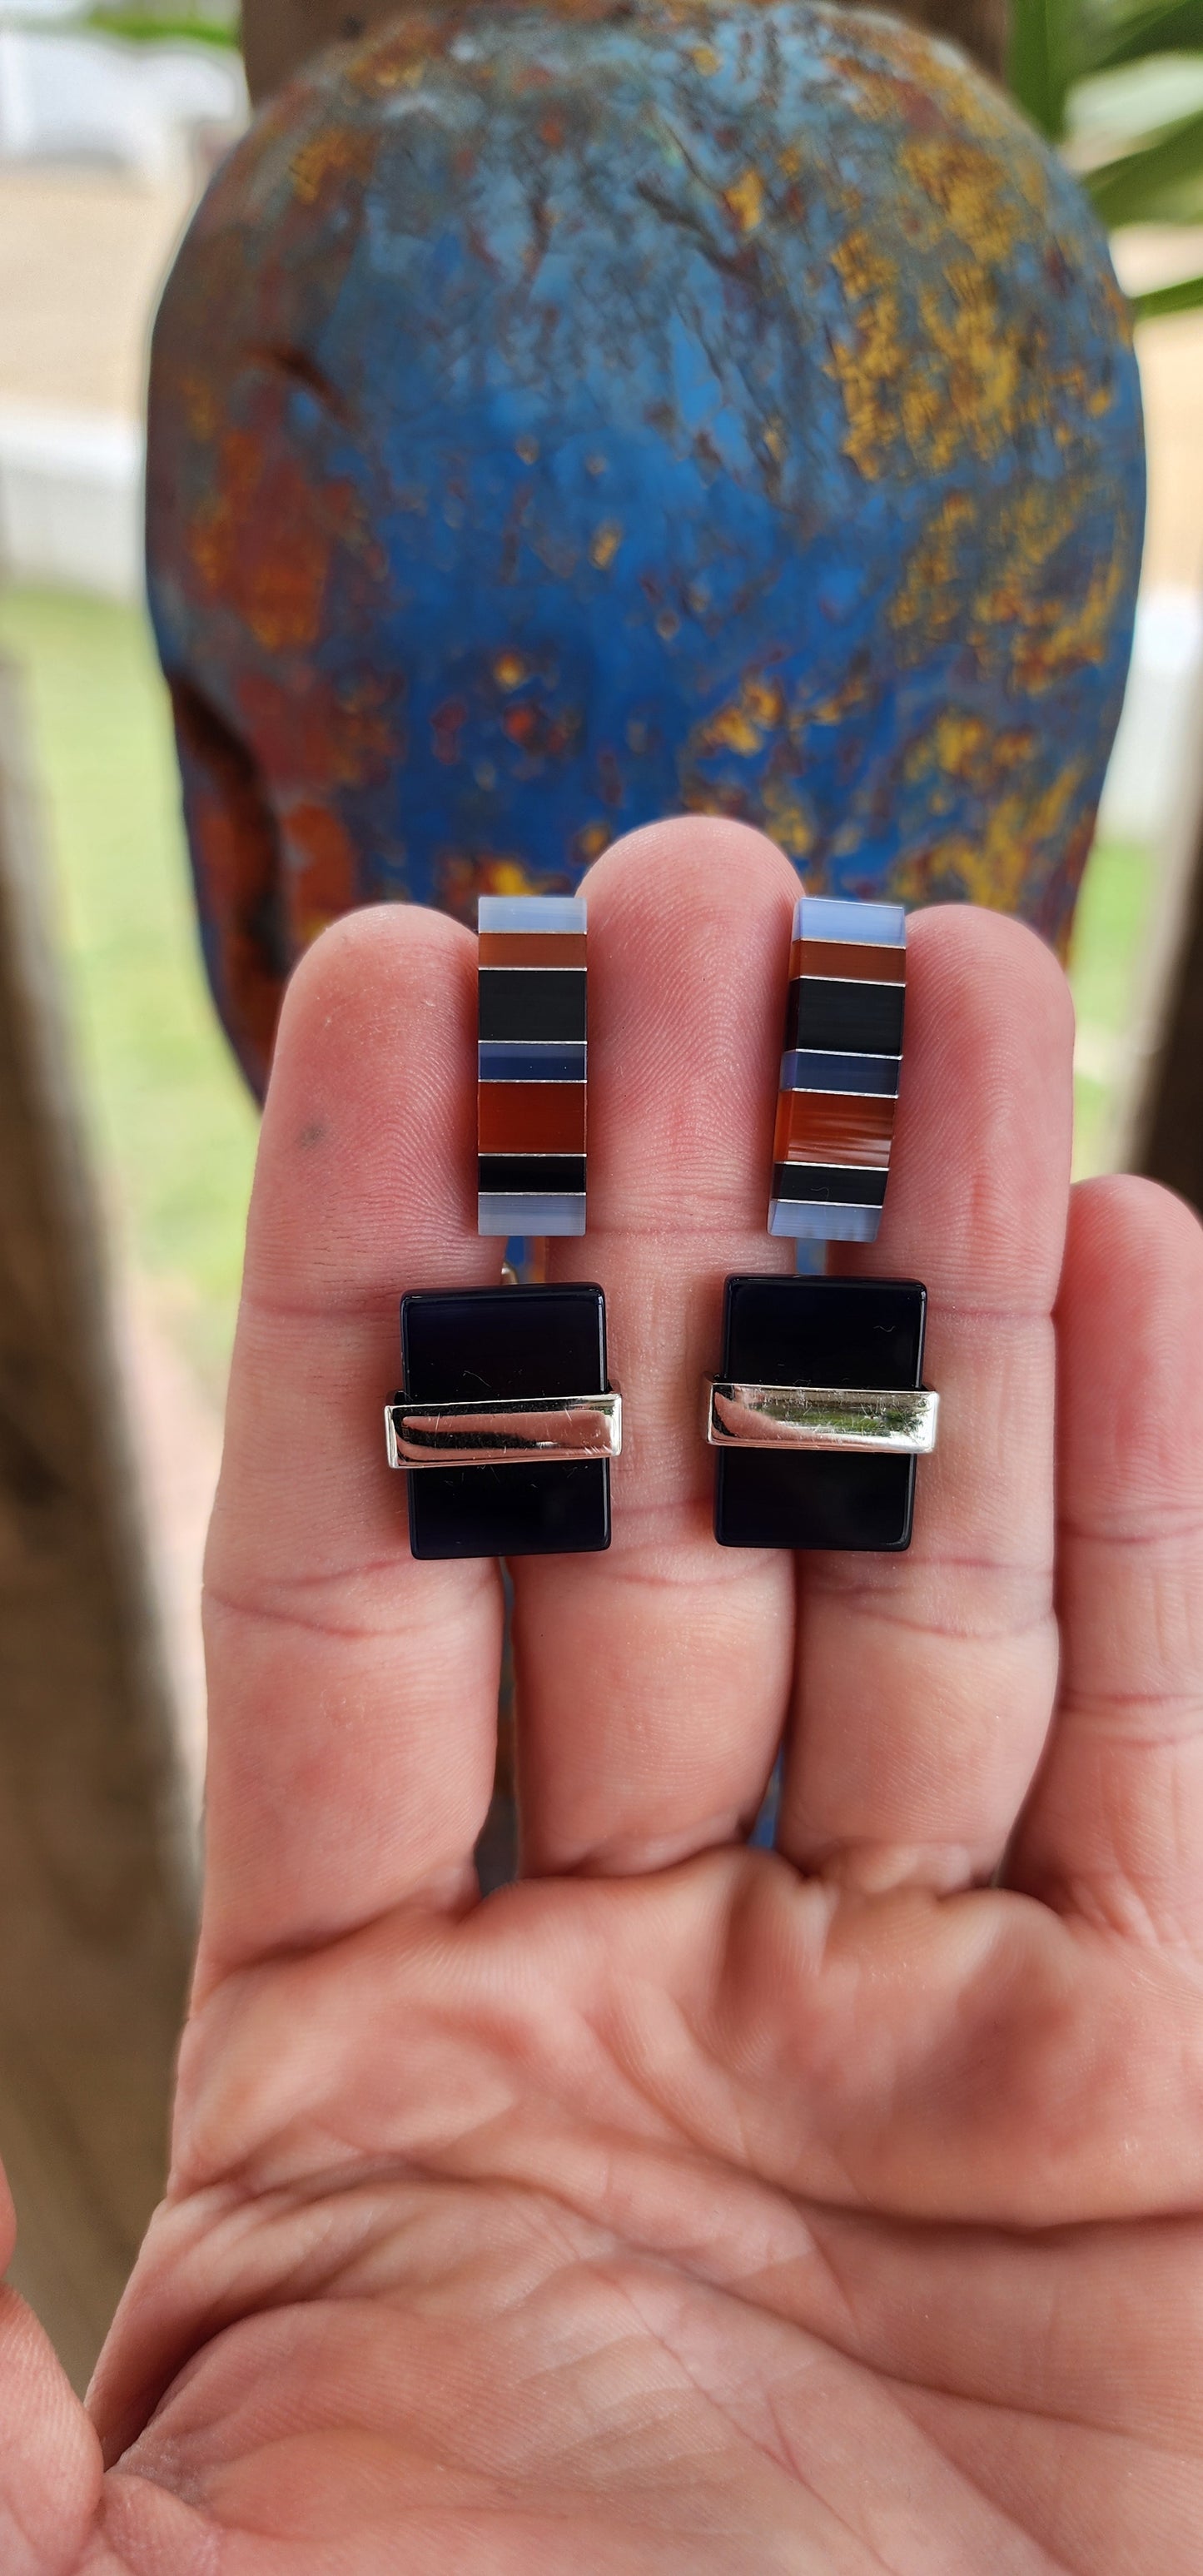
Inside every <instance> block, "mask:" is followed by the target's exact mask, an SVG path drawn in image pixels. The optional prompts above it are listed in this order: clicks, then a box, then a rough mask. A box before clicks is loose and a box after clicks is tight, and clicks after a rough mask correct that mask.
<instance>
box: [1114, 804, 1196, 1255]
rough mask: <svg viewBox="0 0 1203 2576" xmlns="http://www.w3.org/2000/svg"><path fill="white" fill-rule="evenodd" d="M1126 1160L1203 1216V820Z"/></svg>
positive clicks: (1181, 906) (1167, 966)
mask: <svg viewBox="0 0 1203 2576" xmlns="http://www.w3.org/2000/svg"><path fill="white" fill-rule="evenodd" d="M1173 927H1174V930H1175V933H1176V936H1175V938H1174V942H1173V948H1172V951H1171V954H1170V956H1169V958H1168V959H1167V961H1166V970H1165V973H1164V978H1163V989H1162V993H1161V996H1160V1000H1161V1012H1160V1016H1159V1027H1158V1032H1157V1036H1156V1040H1155V1043H1154V1044H1153V1046H1152V1047H1151V1048H1150V1051H1149V1055H1148V1059H1147V1062H1146V1064H1145V1066H1144V1069H1143V1081H1142V1083H1141V1088H1140V1093H1139V1096H1138V1098H1137V1101H1136V1104H1135V1111H1134V1116H1133V1121H1132V1133H1131V1145H1130V1151H1129V1153H1128V1155H1127V1156H1126V1157H1125V1160H1127V1161H1129V1162H1130V1163H1131V1167H1132V1169H1133V1171H1137V1172H1147V1173H1148V1175H1149V1178H1150V1179H1151V1180H1154V1181H1164V1182H1165V1184H1166V1187H1167V1189H1171V1190H1177V1192H1178V1194H1179V1196H1180V1197H1181V1198H1184V1199H1189V1200H1190V1203H1191V1206H1192V1207H1196V1208H1197V1209H1198V1211H1199V1214H1200V1215H1201V1216H1203V823H1200V824H1199V825H1198V827H1197V829H1196V835H1195V846H1194V854H1193V865H1192V866H1191V867H1190V868H1189V870H1188V871H1187V873H1186V878H1185V883H1184V886H1183V888H1182V897H1181V901H1180V904H1179V906H1178V907H1177V918H1176V920H1175V922H1174V925H1173Z"/></svg>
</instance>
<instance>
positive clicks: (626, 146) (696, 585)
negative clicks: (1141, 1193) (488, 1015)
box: [150, 0, 1144, 1083]
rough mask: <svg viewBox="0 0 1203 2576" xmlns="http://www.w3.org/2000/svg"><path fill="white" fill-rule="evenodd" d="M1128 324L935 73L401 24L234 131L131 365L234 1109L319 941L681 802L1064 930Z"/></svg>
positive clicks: (900, 29)
mask: <svg viewBox="0 0 1203 2576" xmlns="http://www.w3.org/2000/svg"><path fill="white" fill-rule="evenodd" d="M1143 498H1144V481H1143V457H1142V440H1141V422H1140V404H1139V392H1138V385H1137V376H1136V369H1135V364H1134V360H1133V357H1132V351H1131V339H1130V332H1129V328H1128V321H1127V315H1126V311H1125V308H1124V305H1123V302H1122V299H1121V298H1120V295H1119V293H1118V290H1117V288H1116V285H1115V281H1114V278H1113V275H1112V272H1111V268H1110V265H1109V262H1108V258H1107V253H1106V247H1105V244H1104V242H1103V239H1102V237H1101V235H1100V232H1099V230H1098V227H1097V225H1096V223H1095V220H1094V218H1093V216H1092V215H1091V213H1090V212H1089V210H1088V208H1087V206H1086V205H1085V203H1084V201H1083V198H1082V196H1081V194H1080V192H1079V191H1078V189H1077V187H1076V186H1075V184H1074V182H1073V181H1072V179H1071V178H1070V177H1069V176H1068V175H1067V173H1066V172H1065V171H1064V169H1063V168H1062V167H1061V166H1060V164H1059V163H1058V161H1057V160H1056V158H1055V156H1053V155H1052V154H1051V153H1050V152H1049V151H1048V149H1047V148H1046V147H1045V145H1044V144H1043V143H1042V142H1041V141H1040V140H1039V139H1038V138H1037V137H1036V136H1035V135H1034V134H1033V133H1032V132H1031V131H1030V129H1029V128H1028V127H1027V126H1026V124H1025V123H1024V122H1023V120H1022V119H1021V118H1020V117H1019V116H1018V115H1017V113H1016V112H1015V111H1014V110H1013V109H1012V108H1011V107H1010V106H1009V105H1008V104H1007V103H1006V101H1005V100H1004V99H1003V98H1002V97H1001V96H1000V95H999V94H998V93H997V92H996V91H995V90H994V88H993V87H992V86H991V84H990V83H989V82H988V81H987V80H986V79H985V78H984V77H983V76H982V75H980V74H978V73H976V72H974V71H973V70H972V69H970V67H969V66H968V65H967V64H966V63H965V61H964V60H963V59H962V58H961V57H960V55H959V54H958V53H957V52H956V51H955V50H954V49H953V48H951V47H949V46H947V45H944V44H942V43H940V42H937V41H935V40H933V39H932V38H930V37H929V36H926V35H924V34H922V33H920V32H919V31H917V30H915V29H913V28H909V27H904V26H902V25H901V24H897V23H895V22H893V21H891V20H889V19H887V18H884V17H877V16H861V15H859V14H845V13H844V12H842V11H840V10H839V9H835V8H829V7H822V6H813V5H807V0H788V4H786V5H782V4H781V0H767V5H762V4H761V0H730V5H725V6H706V5H702V0H691V5H666V0H638V5H635V6H631V5H618V6H614V7H612V8H609V9H606V8H604V7H590V8H579V7H574V6H571V5H565V6H560V7H551V6H545V7H539V8H529V9H514V8H509V7H505V6H502V5H495V6H481V7H476V8H455V9H449V10H446V11H438V12H435V11H431V10H413V9H411V10H409V11H407V12H405V13H403V14H402V15H400V16H399V17H398V19H397V21H396V23H395V25H393V26H391V27H390V28H389V30H388V31H387V32H386V34H385V35H384V36H383V37H379V38H377V39H375V40H374V41H371V42H368V43H365V44H364V45H362V46H361V47H359V48H358V49H357V50H354V51H352V52H350V53H349V54H343V55H341V56H337V57H330V58H328V59H327V60H326V61H325V62H324V63H322V64H319V66H318V67H317V68H316V69H315V70H314V71H312V72H311V73H310V74H308V75H307V76H306V77H304V78H303V79H301V80H300V81H298V82H296V83H295V84H294V85H293V86H292V87H291V88H290V89H289V90H287V91H286V92H285V93H284V94H283V95H282V96H281V97H280V98H279V99H278V100H277V101H276V102H274V103H273V105H272V106H271V107H270V108H269V109H268V110H267V111H266V112H265V113H264V114H263V115H262V116H261V117H260V118H259V119H258V121H257V123H256V124H255V126H254V127H253V129H252V131H251V133H250V134H249V136H248V137H247V138H246V140H245V141H244V142H243V143H242V144H241V145H240V146H239V148H238V149H237V151H236V152H235V153H234V154H233V156H232V158H231V159H230V161H229V162H228V163H227V164H226V166H225V168H224V169H223V170H222V171H221V173H220V174H219V176H218V178H217V179H216V181H215V183H214V185H213V186H212V188H211V189H210V191H209V194H208V197H207V198H206V200H205V203H204V205H203V206H202V208H201V211H200V213H199V215H198V216H197V218H196V221H195V223H194V225H193V227H192V230H191V232H190V234H189V236H188V239H187V242H186V244H185V247H184V250H183V252H182V254H181V257H180V260H179V263H178V265H177V268H176V270H175V274H174V276H173V278H172V280H171V282H170V284H169V287H168V290H167V295H166V298H165V302H164V306H163V311H162V314H161V317H160V321H159V325H158V330H157V335H156V344H155V359H154V371H153V401H152V448H151V500H150V539H151V585H152V600H153V608H154V615H155V620H156V625H157V629H158V634H159V640H160V644H161V648H162V653H163V658H164V662H165V665H166V668H167V670H168V673H169V675H170V677H171V679H172V682H173V685H174V687H175V692H176V703H177V712H178V718H179V726H180V738H181V748H182V756H183V765H184V776H185V788H186V799H187V808H188V819H189V826H190V832H191V837H192V844H193V850H194V854H195V859H196V865H197V873H198V881H199V884H200V890H201V900H202V910H203V913H204V917H205V924H206V944H207V955H208V961H209V965H210V970H211V973H212V976H213V980H214V984H215V989H216V992H217V995H218V1000H219V1003H220V1005H221V1007H222V1010H223V1012H224V1014H225V1017H226V1020H227V1025H228V1026H229V1027H230V1029H231V1032H232V1034H233V1036H234V1039H235V1043H236V1044H237V1046H238V1048H239V1051H240V1054H241V1056H242V1059H243V1062H244V1063H245V1065H246V1067H247V1070H248V1073H249V1074H250V1076H251V1078H252V1080H254V1081H256V1082H257V1083H261V1082H262V1080H263V1076H264V1071H265V1066H266V1062H267V1057H268V1052H269V1049H270V1042H271V1032H272V1027H273V1025H274V1015H275V1009H276V1005H277V1002H278V996H279V989H280V984H281V981H282V978H283V975H284V973H285V972H286V970H287V967H288V966H289V964H290V963H291V962H292V960H293V959H294V958H295V956H296V954H297V953H298V952H299V950H300V949H301V948H302V947H303V946H304V945H305V943H306V942H307V941H308V940H309V939H311V938H312V937H313V936H314V934H315V933H316V931H317V930H318V929H320V928H321V927H322V926H323V924H324V923H325V922H326V921H327V920H329V919H331V918H332V917H333V916H334V915H336V914H337V913H339V912H341V911H344V910H346V909H347V908H348V907H349V906H351V905H353V904H355V903H364V902H370V901H375V900H379V899H380V898H382V897H390V896H391V897H397V898H403V899H410V900H415V901H419V902H426V903H435V904H439V905H442V906H445V907H447V908H450V909H452V910H454V911H457V912H460V913H462V914H463V915H464V916H465V917H466V918H474V913H475V903H476V898H477V896H478V895H479V894H480V893H482V892H485V893H487V892H490V891H495V892H519V891H522V890H524V889H530V890H533V891H539V890H547V891H555V892H560V891H569V890H571V889H572V888H574V887H575V886H576V884H577V883H578V881H579V879H580V876H581V874H582V873H583V871H584V869H585V868H586V867H587V866H588V864H589V862H590V861H591V860H592V859H593V858H594V857H595V856H596V855H597V853H598V852H599V851H600V850H601V849H603V848H604V847H605V845H606V843H607V842H608V841H609V840H611V839H612V838H614V837H616V836H617V835H618V834H619V833H621V832H624V831H626V830H628V829H629V828H630V827H631V826H632V825H634V824H638V823H642V822H645V821H647V820H649V819H651V818H653V817H655V816H659V815H662V814H665V813H670V812H674V811H679V810H681V809H686V810H690V811H695V812H709V813H723V814H731V815H736V816H739V817H741V818H742V819H744V820H746V821H749V822H752V823H755V824H758V825H760V826H761V827H762V828H763V829H764V830H765V831H767V832H768V833H770V834H771V835H772V837H773V838H774V839H775V840H777V841H778V842H779V843H780V845H781V846H782V848H783V849H785V850H786V851H788V853H789V854H790V856H791V857H792V858H793V859H794V860H795V861H796V863H797V865H798V867H799V870H800V871H801V872H802V873H803V874H804V877H805V882H806V885H807V887H808V889H809V890H811V891H825V892H829V893H832V894H836V895H840V896H854V897H871V896H878V895H887V896H889V897H891V898H894V899H902V900H904V901H906V902H908V903H915V902H921V901H925V900H929V899H935V898H948V897H953V898H956V897H966V898H972V899H974V900H977V901H982V902H986V903H990V904H993V905H996V906H999V907H1001V908H1003V909H1005V910H1008V911H1015V912H1019V913H1021V914H1023V915H1024V916H1025V917H1026V918H1027V919H1029V920H1030V921H1032V922H1033V923H1035V925H1036V926H1037V927H1038V928H1039V929H1040V930H1042V931H1043V932H1044V933H1045V934H1046V935H1047V936H1048V937H1049V938H1050V939H1052V940H1054V941H1055V942H1058V943H1063V941H1064V939H1065V936H1066V933H1067V930H1068V925H1069V921H1070V917H1071V913H1072V907H1073V902H1074V897H1075V894H1076V889H1077V884H1078V880H1079V876H1080V873H1081V868H1082V865H1083V862H1084V859H1085V856H1086V852H1087V848H1088V845H1089V840H1090V835H1091V830H1092V827H1093V820H1094V812H1095V805H1096V801H1097V797H1098V792H1099V787H1100V784H1101V779H1102V774H1103V769H1104V766H1105V762H1106V757H1107V752H1108V750H1109V747H1110V742H1111V737H1112V733H1113V730H1114V726H1115V722H1116V718H1117V715H1118V710H1119V703H1120V697H1121V693H1122V687H1123V680H1124V674H1125V670H1126V665H1127V657H1128V649H1129V642H1130V632H1131V620H1132V611H1133V602H1134V594H1135V587H1136V576H1137V568H1138V562H1139V553H1140V541H1141V529H1142V521H1143Z"/></svg>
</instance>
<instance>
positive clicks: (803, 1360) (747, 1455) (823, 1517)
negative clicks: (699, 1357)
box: [714, 1278, 927, 1553]
mask: <svg viewBox="0 0 1203 2576" xmlns="http://www.w3.org/2000/svg"><path fill="white" fill-rule="evenodd" d="M926 1312H927V1291H926V1289H924V1288H922V1287H920V1285H919V1284H918V1282H917V1281H916V1280H910V1279H889V1280H882V1279H773V1278H741V1279H729V1280H728V1281H727V1297H726V1315H725V1330H724V1338H723V1359H722V1375H723V1376H724V1377H727V1378H744V1379H746V1380H748V1381H749V1382H752V1383H756V1384H759V1385H763V1386H881V1387H903V1386H920V1385H921V1384H922V1381H923V1338H924V1325H925V1321H926ZM916 1465H917V1461H916V1460H915V1459H914V1458H873V1457H861V1458H858V1457H855V1456H852V1455H844V1456H840V1455H838V1454H831V1453H829V1454H827V1455H822V1454H820V1453H819V1452H817V1451H816V1452H814V1453H813V1454H811V1455H809V1456H807V1455H802V1456H798V1455H796V1454H795V1455H794V1456H792V1457H784V1456H783V1457H777V1456H775V1455H774V1453H773V1452H772V1451H771V1450H747V1451H744V1452H742V1453H739V1452H736V1451H734V1450H721V1451H720V1452H719V1455H718V1458H717V1460H716V1479H715V1514H714V1529H715V1536H716V1538H717V1539H718V1542H719V1545H720V1547H788V1548H813V1547H831V1548H845V1549H852V1550H856V1551H858V1552H859V1551H863V1550H867V1549H871V1550H875V1551H878V1550H880V1551H885V1552H890V1553H895V1552H897V1551H898V1550H899V1549H901V1548H905V1547H909V1546H910V1541H911V1525H912V1520H913V1517H914V1503H915V1469H916Z"/></svg>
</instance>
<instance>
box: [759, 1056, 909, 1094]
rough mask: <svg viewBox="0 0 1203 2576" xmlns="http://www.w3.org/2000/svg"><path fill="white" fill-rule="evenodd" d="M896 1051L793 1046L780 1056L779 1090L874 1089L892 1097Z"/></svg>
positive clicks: (898, 1059)
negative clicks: (846, 1051)
mask: <svg viewBox="0 0 1203 2576" xmlns="http://www.w3.org/2000/svg"><path fill="white" fill-rule="evenodd" d="M901 1063H902V1058H901V1056H899V1055H824V1054H823V1053H822V1052H821V1051H820V1049H819V1048H817V1047H794V1048H793V1049H792V1050H791V1052H790V1053H789V1054H788V1055H783V1056H782V1059H781V1089H782V1090H783V1091H860V1092H876V1094H877V1096H878V1098H879V1099H883V1100H896V1099H897V1097H898V1074H899V1068H900V1066H901Z"/></svg>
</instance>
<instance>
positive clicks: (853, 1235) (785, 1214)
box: [769, 1199, 881, 1243]
mask: <svg viewBox="0 0 1203 2576" xmlns="http://www.w3.org/2000/svg"><path fill="white" fill-rule="evenodd" d="M880 1224H881V1209H880V1208H879V1207H835V1206H833V1205H832V1203H831V1201H830V1200H828V1199H823V1200H822V1201H818V1200H806V1199H774V1200H773V1201H772V1203H771V1205H770V1208H769V1233H770V1234H780V1235H789V1236H792V1238H793V1240H794V1242H795V1243H876V1241H877V1230H878V1227H879V1226H880Z"/></svg>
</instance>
